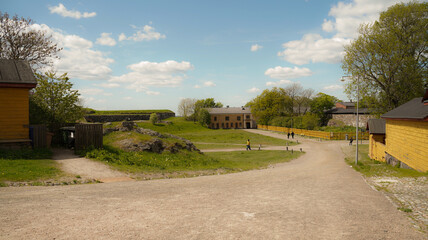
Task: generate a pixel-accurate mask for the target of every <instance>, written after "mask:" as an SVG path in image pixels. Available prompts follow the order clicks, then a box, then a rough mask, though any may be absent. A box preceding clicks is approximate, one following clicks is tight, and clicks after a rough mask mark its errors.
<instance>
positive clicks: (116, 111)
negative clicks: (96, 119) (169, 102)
mask: <svg viewBox="0 0 428 240" xmlns="http://www.w3.org/2000/svg"><path fill="white" fill-rule="evenodd" d="M150 113H172V111H171V110H167V109H161V110H159V109H156V110H106V111H98V110H94V113H90V114H89V115H120V114H150Z"/></svg>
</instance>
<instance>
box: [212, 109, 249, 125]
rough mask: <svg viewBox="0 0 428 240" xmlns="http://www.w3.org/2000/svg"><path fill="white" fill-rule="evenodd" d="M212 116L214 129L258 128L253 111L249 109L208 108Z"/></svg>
mask: <svg viewBox="0 0 428 240" xmlns="http://www.w3.org/2000/svg"><path fill="white" fill-rule="evenodd" d="M207 110H208V112H209V113H210V115H211V124H210V126H209V127H210V128H212V129H219V128H223V129H229V128H234V129H240V128H257V124H256V121H255V119H254V118H253V115H252V114H251V109H250V108H248V107H229V106H227V107H225V108H207Z"/></svg>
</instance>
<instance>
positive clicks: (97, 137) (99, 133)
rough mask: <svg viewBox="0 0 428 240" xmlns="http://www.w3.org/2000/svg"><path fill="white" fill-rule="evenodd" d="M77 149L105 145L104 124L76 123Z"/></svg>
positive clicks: (75, 144)
mask: <svg viewBox="0 0 428 240" xmlns="http://www.w3.org/2000/svg"><path fill="white" fill-rule="evenodd" d="M75 134H76V135H75V143H74V146H75V149H76V150H84V149H86V148H88V147H94V148H102V147H103V125H102V124H76V132H75Z"/></svg>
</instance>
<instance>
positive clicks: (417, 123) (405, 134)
mask: <svg viewBox="0 0 428 240" xmlns="http://www.w3.org/2000/svg"><path fill="white" fill-rule="evenodd" d="M381 117H382V118H383V119H385V121H386V126H385V136H386V138H385V149H384V152H385V161H386V162H387V163H390V164H393V165H396V164H400V166H401V167H410V168H413V169H416V170H419V171H422V172H426V171H428V90H427V91H426V93H425V96H424V97H423V98H414V99H413V100H411V101H409V102H407V103H405V104H403V105H401V106H399V107H397V108H395V109H393V110H391V111H389V112H387V113H385V114H384V115H382V116H381Z"/></svg>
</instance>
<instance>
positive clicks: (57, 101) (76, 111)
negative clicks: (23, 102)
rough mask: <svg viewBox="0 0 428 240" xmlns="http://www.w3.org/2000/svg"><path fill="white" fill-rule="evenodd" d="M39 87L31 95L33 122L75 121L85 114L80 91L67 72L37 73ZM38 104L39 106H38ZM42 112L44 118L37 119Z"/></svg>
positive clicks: (31, 117)
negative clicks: (75, 87) (61, 73)
mask: <svg viewBox="0 0 428 240" xmlns="http://www.w3.org/2000/svg"><path fill="white" fill-rule="evenodd" d="M36 78H37V87H36V88H35V89H34V93H33V94H32V96H31V105H30V106H31V107H32V109H30V120H33V121H36V120H37V121H41V122H31V123H32V124H36V123H46V124H48V125H52V124H55V123H66V122H75V121H76V120H78V119H80V118H81V117H82V116H83V109H82V107H81V106H80V104H79V95H80V94H79V93H78V91H77V90H73V89H72V87H73V84H72V83H71V82H69V78H68V77H67V74H66V73H64V74H63V75H61V76H59V77H57V76H56V74H55V73H54V72H46V73H45V74H44V75H42V74H38V73H36ZM36 106H37V107H36ZM38 114H40V115H42V116H43V117H44V118H43V119H37V117H38V116H37V115H38Z"/></svg>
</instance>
